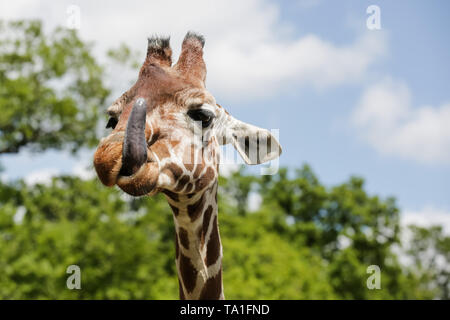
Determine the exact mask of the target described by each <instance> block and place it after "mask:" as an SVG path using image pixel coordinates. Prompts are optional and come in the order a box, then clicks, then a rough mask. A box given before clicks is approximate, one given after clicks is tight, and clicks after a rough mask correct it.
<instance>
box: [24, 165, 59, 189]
mask: <svg viewBox="0 0 450 320" xmlns="http://www.w3.org/2000/svg"><path fill="white" fill-rule="evenodd" d="M59 174H60V170H58V169H54V168H44V169H40V170H37V171H33V172H31V173H29V174H28V175H26V176H25V178H24V180H25V183H26V184H27V185H34V184H38V183H39V184H50V182H51V181H52V178H53V177H55V176H58V175H59Z"/></svg>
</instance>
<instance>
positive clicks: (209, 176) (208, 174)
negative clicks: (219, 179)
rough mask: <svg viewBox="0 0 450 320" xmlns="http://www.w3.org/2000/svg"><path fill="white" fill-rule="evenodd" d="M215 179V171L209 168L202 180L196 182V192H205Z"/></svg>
mask: <svg viewBox="0 0 450 320" xmlns="http://www.w3.org/2000/svg"><path fill="white" fill-rule="evenodd" d="M214 177H215V174H214V169H213V168H211V167H208V169H206V172H205V173H204V174H203V175H202V177H201V178H200V179H198V180H197V181H196V182H195V190H203V189H204V188H206V187H207V186H208V184H209V183H210V182H211V180H213V179H214Z"/></svg>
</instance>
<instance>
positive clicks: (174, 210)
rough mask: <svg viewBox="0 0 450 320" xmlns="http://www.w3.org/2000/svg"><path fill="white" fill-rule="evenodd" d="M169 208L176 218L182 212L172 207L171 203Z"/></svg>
mask: <svg viewBox="0 0 450 320" xmlns="http://www.w3.org/2000/svg"><path fill="white" fill-rule="evenodd" d="M169 206H170V208H171V209H172V211H173V214H174V215H175V217H176V216H178V214H179V213H180V210H179V209H178V208H177V207H175V206H173V205H171V204H170V203H169Z"/></svg>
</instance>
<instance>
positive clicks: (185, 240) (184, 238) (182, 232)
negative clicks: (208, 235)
mask: <svg viewBox="0 0 450 320" xmlns="http://www.w3.org/2000/svg"><path fill="white" fill-rule="evenodd" d="M178 235H179V238H180V242H181V245H182V246H183V247H185V248H186V249H189V236H188V232H187V231H186V229H184V228H182V227H180V228H179V229H178Z"/></svg>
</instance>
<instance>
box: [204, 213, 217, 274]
mask: <svg viewBox="0 0 450 320" xmlns="http://www.w3.org/2000/svg"><path fill="white" fill-rule="evenodd" d="M219 255H220V237H219V229H218V227H217V215H216V216H215V217H214V222H213V226H212V230H211V236H210V237H209V241H208V244H207V247H206V265H207V266H208V267H209V266H210V265H212V264H214V263H215V262H216V261H217V259H218V258H219Z"/></svg>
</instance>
